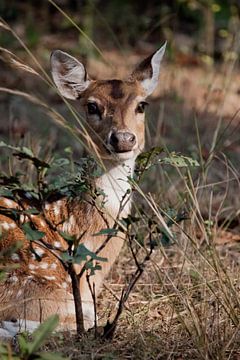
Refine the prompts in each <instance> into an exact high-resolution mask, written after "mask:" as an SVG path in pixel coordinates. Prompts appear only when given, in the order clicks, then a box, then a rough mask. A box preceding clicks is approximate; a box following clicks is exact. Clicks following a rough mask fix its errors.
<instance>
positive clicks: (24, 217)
mask: <svg viewBox="0 0 240 360" xmlns="http://www.w3.org/2000/svg"><path fill="white" fill-rule="evenodd" d="M19 220H20V223H21V224H23V223H24V222H25V221H26V216H25V215H23V214H21V215H20V218H19Z"/></svg>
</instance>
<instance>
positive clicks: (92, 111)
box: [87, 102, 100, 116]
mask: <svg viewBox="0 0 240 360" xmlns="http://www.w3.org/2000/svg"><path fill="white" fill-rule="evenodd" d="M87 110H88V114H89V115H99V116H100V110H99V108H98V106H97V104H96V103H94V102H89V103H87Z"/></svg>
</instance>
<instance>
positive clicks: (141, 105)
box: [136, 101, 148, 114]
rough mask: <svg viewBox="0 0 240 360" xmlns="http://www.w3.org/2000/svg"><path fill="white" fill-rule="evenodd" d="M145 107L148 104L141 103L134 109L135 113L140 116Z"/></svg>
mask: <svg viewBox="0 0 240 360" xmlns="http://www.w3.org/2000/svg"><path fill="white" fill-rule="evenodd" d="M147 105H148V103H147V102H146V101H141V102H140V103H139V104H138V106H137V108H136V112H137V113H141V114H142V113H144V111H145V108H146V106H147Z"/></svg>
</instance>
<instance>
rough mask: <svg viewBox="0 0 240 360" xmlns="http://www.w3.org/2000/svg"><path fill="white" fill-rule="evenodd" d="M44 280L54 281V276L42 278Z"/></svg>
mask: <svg viewBox="0 0 240 360" xmlns="http://www.w3.org/2000/svg"><path fill="white" fill-rule="evenodd" d="M43 277H44V278H45V279H46V280H56V277H55V276H48V275H46V276H43Z"/></svg>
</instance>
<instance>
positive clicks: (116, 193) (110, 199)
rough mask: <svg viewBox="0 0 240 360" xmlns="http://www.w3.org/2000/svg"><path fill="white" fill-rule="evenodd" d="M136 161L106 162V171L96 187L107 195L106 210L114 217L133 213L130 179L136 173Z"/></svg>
mask: <svg viewBox="0 0 240 360" xmlns="http://www.w3.org/2000/svg"><path fill="white" fill-rule="evenodd" d="M134 165H135V159H130V160H126V161H125V162H124V163H121V164H113V163H111V162H108V161H107V162H105V163H104V166H105V169H106V171H105V172H104V174H103V175H102V176H100V177H99V178H98V179H97V181H96V185H97V187H98V188H100V189H102V190H103V192H104V194H105V198H104V200H105V209H106V210H107V212H109V214H110V215H112V216H113V217H116V216H118V214H119V210H120V209H121V212H120V217H125V216H127V215H128V214H129V213H130V211H131V186H130V184H129V177H132V175H133V172H134Z"/></svg>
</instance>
